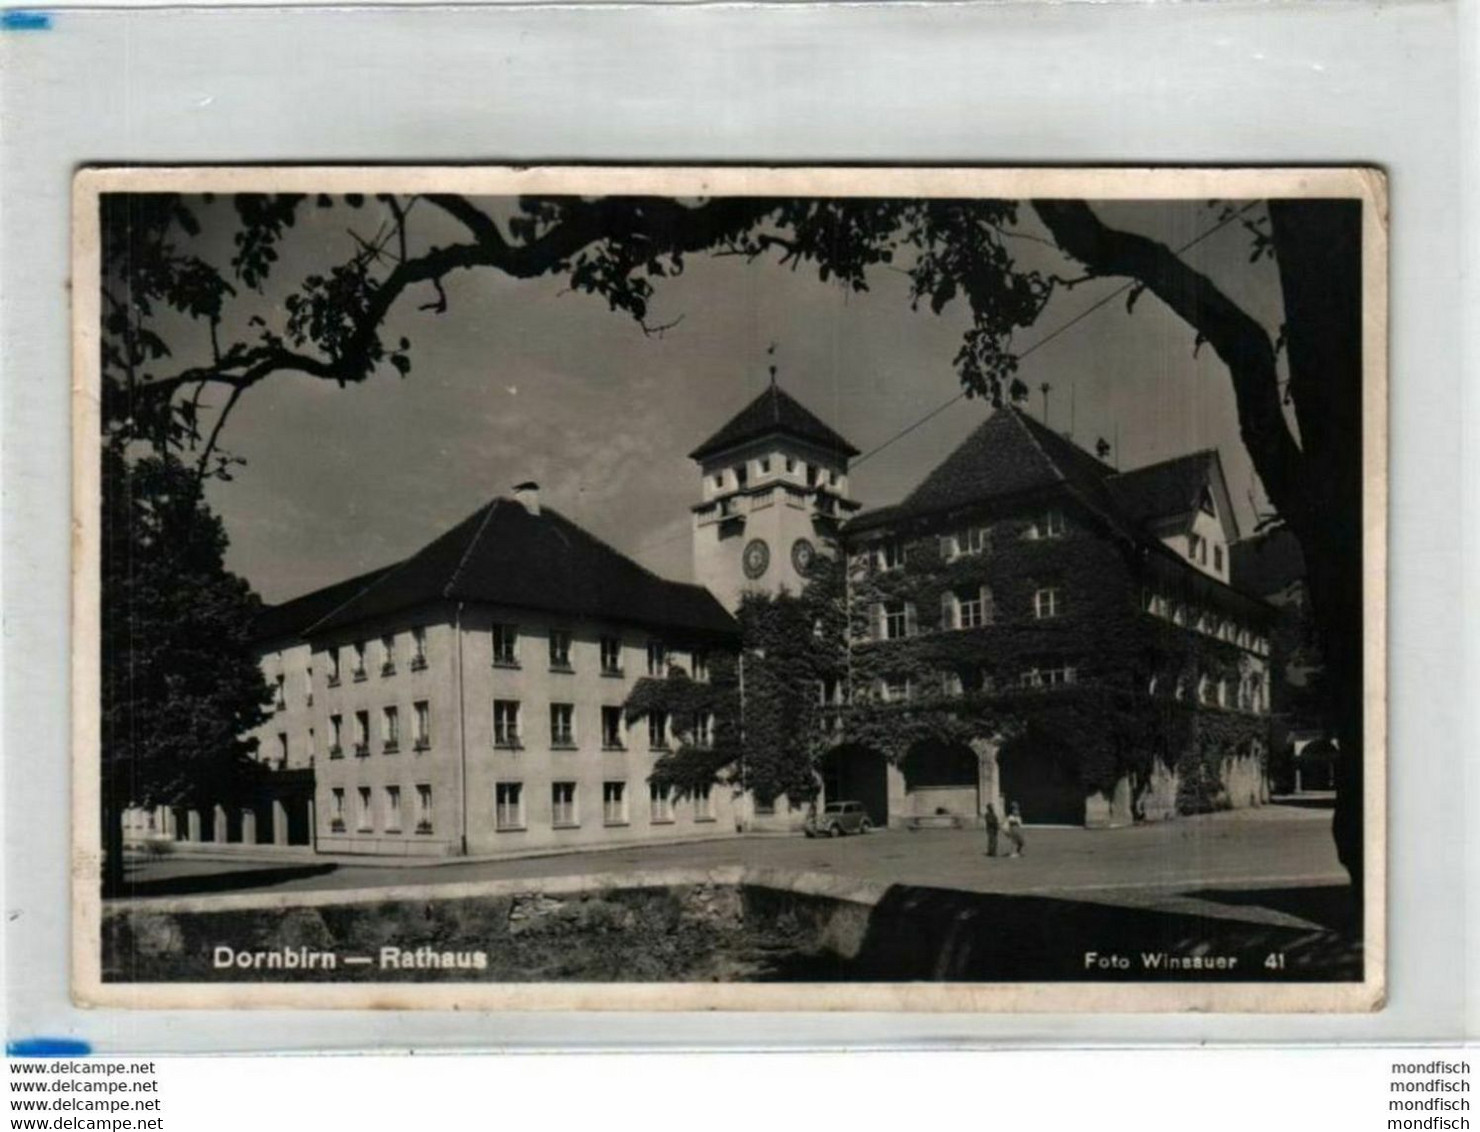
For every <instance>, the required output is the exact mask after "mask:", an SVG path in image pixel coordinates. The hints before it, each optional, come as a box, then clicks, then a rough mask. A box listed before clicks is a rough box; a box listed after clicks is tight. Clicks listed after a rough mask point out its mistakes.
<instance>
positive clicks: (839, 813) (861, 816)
mask: <svg viewBox="0 0 1480 1132" xmlns="http://www.w3.org/2000/svg"><path fill="white" fill-rule="evenodd" d="M873 828H874V827H873V823H872V822H870V821H869V820H868V811H867V810H865V809H864V808H863V803H862V802H829V803H828V804H827V805H826V806H824V807H823V808H822V812H821V813H818V812H817V811H816V810H813V811H812V812H811V813H809V814H808V815H807V820H806V822H805V823H804V824H803V826H802V832H803V833H805V834H806V835H807V836H808V837H842V836H843V834H845V833H867V832H868V831H869V830H871V829H873Z"/></svg>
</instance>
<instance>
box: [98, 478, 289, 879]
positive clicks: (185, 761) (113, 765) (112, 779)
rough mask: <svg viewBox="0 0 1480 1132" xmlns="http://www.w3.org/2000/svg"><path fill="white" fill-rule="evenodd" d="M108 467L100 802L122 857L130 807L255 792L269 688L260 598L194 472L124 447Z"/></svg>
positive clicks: (111, 838) (108, 830)
mask: <svg viewBox="0 0 1480 1132" xmlns="http://www.w3.org/2000/svg"><path fill="white" fill-rule="evenodd" d="M103 459H104V475H103V524H102V534H103V548H102V593H101V595H100V597H101V601H102V619H101V620H102V625H101V630H102V632H101V652H102V655H101V662H102V734H101V760H102V793H103V801H104V815H103V818H104V822H105V834H106V838H105V844H109V843H113V848H114V849H115V850H116V848H117V846H116V838H117V835H118V818H119V815H120V814H121V812H122V810H123V808H124V807H125V806H127V805H130V804H135V805H145V806H150V805H159V804H170V803H175V802H181V801H190V800H194V799H199V798H212V799H216V798H220V797H225V796H229V793H230V791H231V790H232V789H233V788H239V787H241V786H242V785H244V784H245V782H246V781H247V780H248V779H249V778H250V775H251V773H252V769H253V767H254V765H255V764H254V763H253V762H252V760H251V757H250V756H251V753H252V745H251V741H250V740H249V739H248V738H247V735H248V734H249V733H250V732H251V730H252V729H253V728H255V727H257V726H258V725H259V724H261V723H262V722H263V721H264V720H265V719H266V718H267V711H266V705H267V703H268V700H269V697H270V690H269V689H268V687H267V684H266V682H265V681H264V680H263V678H262V673H261V670H260V668H259V667H258V663H257V656H256V650H255V648H254V643H253V640H252V624H253V620H254V619H255V617H256V615H257V612H258V610H259V608H260V602H259V600H258V598H257V597H256V595H255V594H253V593H252V591H251V589H250V588H249V587H248V586H247V584H246V583H245V582H244V581H242V580H241V579H240V578H237V577H235V576H234V575H232V574H231V573H229V572H228V571H227V570H226V568H225V566H224V564H223V554H224V552H225V548H226V534H225V531H224V530H223V528H222V526H221V522H220V520H219V519H218V518H217V517H216V516H214V515H212V514H211V513H210V512H209V511H208V510H207V509H206V506H205V504H204V502H203V501H202V499H201V485H200V480H199V477H198V476H196V475H195V473H194V470H193V469H191V468H189V467H187V466H186V465H184V464H182V463H181V462H179V461H178V460H175V459H172V458H170V457H168V456H146V457H143V458H141V459H137V460H134V461H132V462H128V461H125V460H124V459H123V457H122V455H121V454H120V453H118V452H117V451H116V450H114V449H113V448H107V449H105V450H104V454H103ZM114 863H116V862H114Z"/></svg>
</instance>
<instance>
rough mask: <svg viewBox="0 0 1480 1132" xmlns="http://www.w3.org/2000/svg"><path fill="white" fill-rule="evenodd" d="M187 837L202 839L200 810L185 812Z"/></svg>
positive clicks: (189, 839)
mask: <svg viewBox="0 0 1480 1132" xmlns="http://www.w3.org/2000/svg"><path fill="white" fill-rule="evenodd" d="M185 829H186V834H185V839H186V840H187V841H195V842H199V841H200V811H199V810H194V809H192V810H187V811H186V812H185Z"/></svg>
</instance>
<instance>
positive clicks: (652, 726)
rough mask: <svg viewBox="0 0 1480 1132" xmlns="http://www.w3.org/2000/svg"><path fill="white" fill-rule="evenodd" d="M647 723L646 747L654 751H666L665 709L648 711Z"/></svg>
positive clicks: (666, 725)
mask: <svg viewBox="0 0 1480 1132" xmlns="http://www.w3.org/2000/svg"><path fill="white" fill-rule="evenodd" d="M647 724H648V747H649V748H651V749H652V750H654V751H666V750H667V749H668V713H667V712H666V711H650V712H648V717H647Z"/></svg>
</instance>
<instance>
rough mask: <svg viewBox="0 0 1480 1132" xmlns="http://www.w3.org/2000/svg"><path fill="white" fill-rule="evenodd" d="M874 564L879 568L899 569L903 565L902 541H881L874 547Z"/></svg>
mask: <svg viewBox="0 0 1480 1132" xmlns="http://www.w3.org/2000/svg"><path fill="white" fill-rule="evenodd" d="M874 565H875V567H876V568H877V569H879V570H899V569H902V568H903V566H904V543H902V542H881V543H880V544H879V545H878V546H877V547H876V548H875V549H874Z"/></svg>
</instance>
